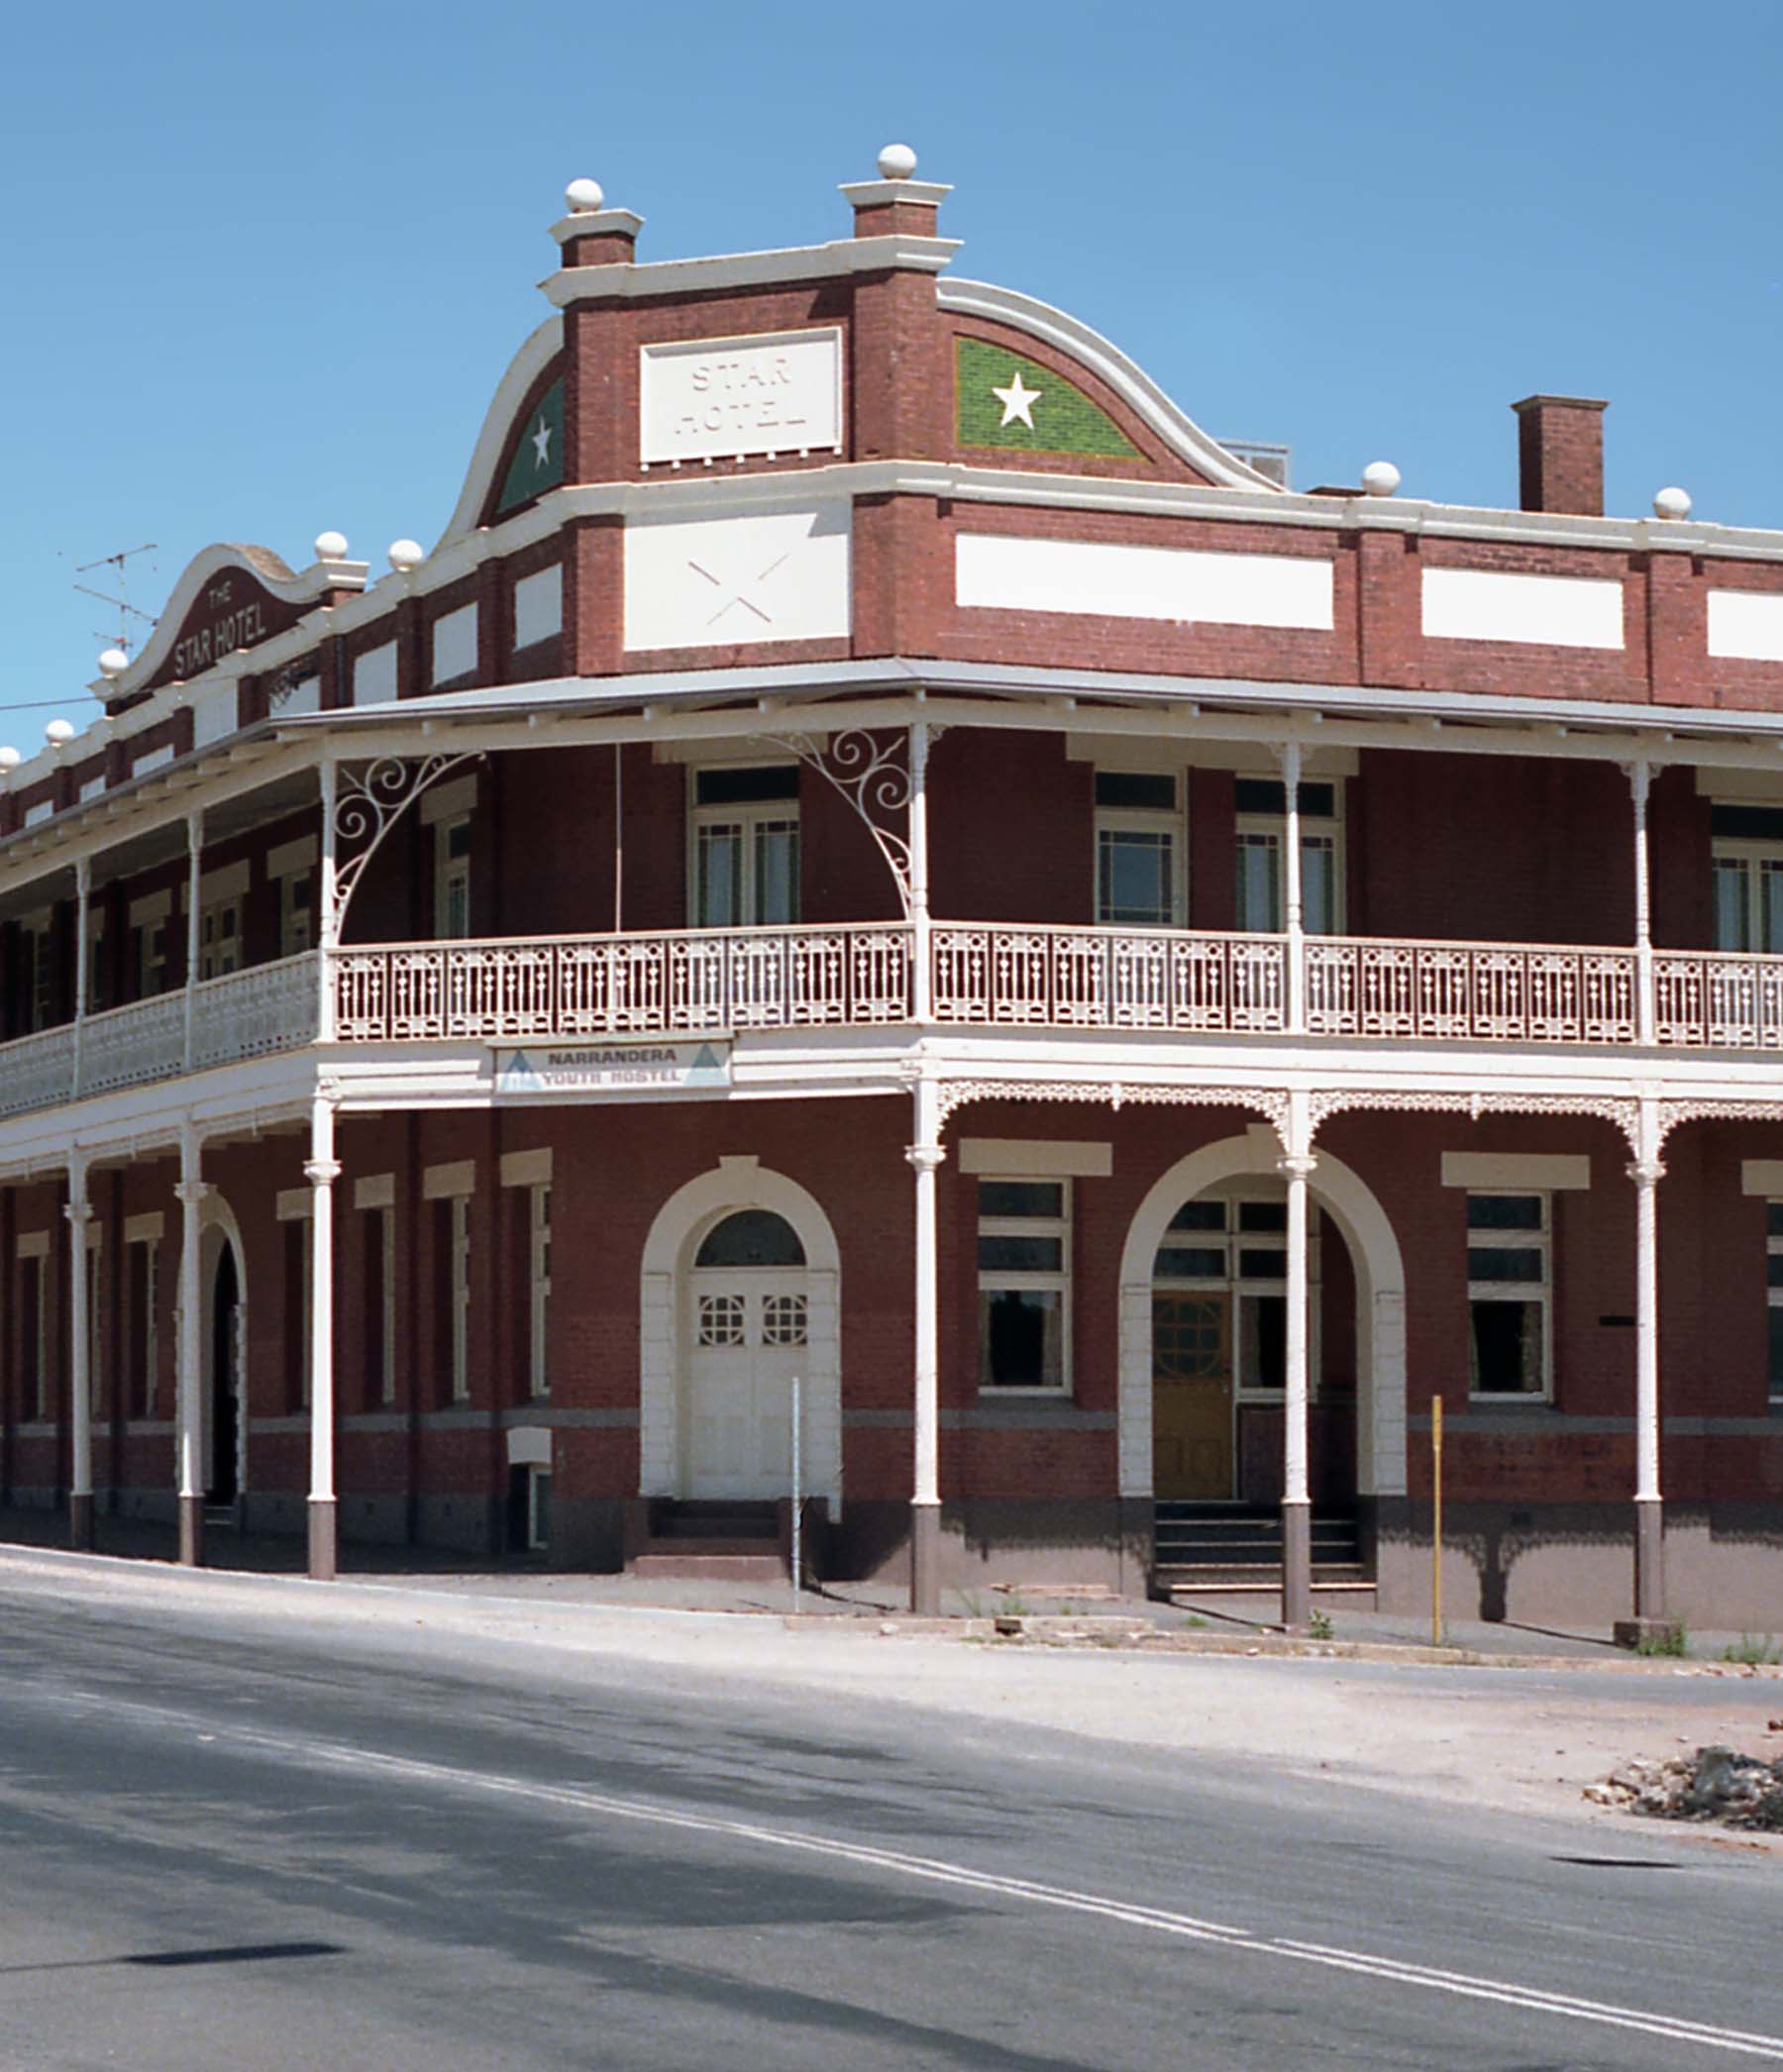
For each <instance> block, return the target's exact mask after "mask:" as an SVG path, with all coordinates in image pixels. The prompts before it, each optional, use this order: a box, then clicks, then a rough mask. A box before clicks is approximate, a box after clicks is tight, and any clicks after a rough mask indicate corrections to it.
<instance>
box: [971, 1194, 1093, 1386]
mask: <svg viewBox="0 0 1783 2072" xmlns="http://www.w3.org/2000/svg"><path fill="white" fill-rule="evenodd" d="M975 1179H976V1183H977V1189H978V1192H977V1195H976V1200H975V1205H976V1207H977V1210H978V1213H977V1215H976V1217H975V1218H974V1222H973V1245H974V1263H975V1292H976V1294H977V1295H978V1296H979V1302H978V1394H979V1398H980V1399H981V1400H983V1401H992V1402H1005V1401H1011V1400H1022V1399H1028V1400H1032V1399H1040V1400H1043V1401H1047V1402H1061V1401H1069V1400H1070V1399H1072V1398H1073V1396H1074V1395H1075V1393H1076V1375H1075V1372H1074V1362H1073V1359H1072V1339H1073V1336H1074V1329H1073V1325H1074V1305H1073V1302H1072V1286H1071V1284H1072V1278H1073V1277H1072V1239H1073V1231H1074V1226H1075V1221H1076V1217H1075V1214H1074V1203H1073V1195H1074V1192H1075V1190H1074V1189H1073V1186H1072V1176H1071V1175H1070V1174H1068V1173H980V1174H978V1175H976V1176H975ZM998 1186H1004V1187H1008V1186H1013V1187H1056V1188H1057V1189H1058V1190H1059V1208H1060V1212H1059V1214H1058V1215H1057V1216H996V1215H987V1214H986V1213H985V1210H984V1205H983V1204H984V1191H985V1189H986V1188H987V1187H998ZM1055 1236H1056V1237H1057V1238H1058V1239H1059V1265H1058V1266H1057V1268H1046V1269H1031V1270H1023V1269H1019V1268H1009V1267H993V1268H987V1267H985V1266H984V1265H983V1264H981V1263H979V1261H978V1258H977V1246H978V1244H979V1242H980V1240H981V1239H984V1238H987V1237H1055ZM1030 1291H1032V1292H1037V1293H1041V1294H1047V1293H1056V1294H1057V1295H1058V1297H1059V1379H1058V1381H1057V1382H1056V1383H1053V1382H994V1381H991V1380H989V1379H988V1378H987V1376H988V1346H987V1343H986V1333H985V1305H984V1297H985V1296H986V1295H998V1294H1004V1293H1010V1294H1020V1293H1025V1292H1030Z"/></svg>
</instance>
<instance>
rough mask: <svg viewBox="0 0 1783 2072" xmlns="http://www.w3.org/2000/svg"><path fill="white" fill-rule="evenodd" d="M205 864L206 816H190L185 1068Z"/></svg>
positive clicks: (188, 1059) (194, 1002)
mask: <svg viewBox="0 0 1783 2072" xmlns="http://www.w3.org/2000/svg"><path fill="white" fill-rule="evenodd" d="M203 864H204V815H203V814H202V813H188V814H187V815H186V974H185V978H186V983H185V1069H186V1070H187V1072H190V1071H191V1069H192V1036H193V1026H194V1025H193V1019H192V1017H193V1015H194V1013H195V1012H196V1010H197V1005H198V995H197V993H196V991H195V990H194V987H195V986H196V985H197V984H198V881H199V875H200V873H201V871H202V869H203Z"/></svg>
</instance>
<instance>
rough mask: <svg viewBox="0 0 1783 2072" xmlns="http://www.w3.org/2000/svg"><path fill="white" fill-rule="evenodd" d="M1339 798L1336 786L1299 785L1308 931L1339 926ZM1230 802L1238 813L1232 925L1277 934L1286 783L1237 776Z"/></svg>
mask: <svg viewBox="0 0 1783 2072" xmlns="http://www.w3.org/2000/svg"><path fill="white" fill-rule="evenodd" d="M1338 797H1339V793H1338V787H1337V786H1336V785H1335V784H1326V783H1311V784H1302V785H1301V787H1300V814H1301V924H1302V926H1303V927H1304V928H1305V930H1306V932H1307V933H1308V934H1309V935H1335V934H1336V932H1337V930H1338V928H1339V926H1340V925H1341V924H1340V921H1339V912H1338V909H1339V899H1338V886H1339V885H1340V883H1341V881H1342V874H1341V871H1340V869H1339V864H1340V862H1341V856H1342V841H1341V836H1342V829H1341V826H1340V824H1339V818H1338ZM1234 803H1235V805H1236V807H1237V813H1238V825H1237V838H1238V859H1237V863H1238V871H1237V880H1238V901H1237V918H1236V925H1237V926H1238V927H1239V928H1241V929H1243V930H1245V931H1247V932H1249V933H1251V934H1260V935H1276V934H1280V933H1281V931H1282V930H1283V929H1284V928H1286V927H1287V925H1288V885H1287V873H1286V870H1285V867H1284V860H1283V859H1284V851H1283V842H1284V840H1285V837H1286V832H1287V825H1288V787H1287V785H1286V784H1283V783H1279V782H1274V781H1271V780H1269V779H1267V778H1262V777H1240V778H1239V779H1238V783H1237V792H1236V798H1235V800H1234Z"/></svg>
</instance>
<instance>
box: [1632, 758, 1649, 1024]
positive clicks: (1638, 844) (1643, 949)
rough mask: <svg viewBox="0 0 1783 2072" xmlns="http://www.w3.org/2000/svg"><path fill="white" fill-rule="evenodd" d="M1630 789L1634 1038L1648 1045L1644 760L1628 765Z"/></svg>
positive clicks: (1646, 775) (1646, 774)
mask: <svg viewBox="0 0 1783 2072" xmlns="http://www.w3.org/2000/svg"><path fill="white" fill-rule="evenodd" d="M1627 772H1628V788H1629V789H1630V791H1631V792H1632V793H1633V797H1634V1040H1635V1041H1636V1042H1637V1043H1639V1044H1641V1045H1643V1046H1645V1045H1650V1044H1651V1043H1652V1041H1653V1029H1654V1022H1655V1015H1654V1002H1653V881H1652V871H1651V867H1650V865H1649V862H1648V858H1647V797H1648V794H1649V793H1650V791H1651V790H1652V782H1653V772H1652V766H1651V765H1650V764H1648V763H1645V762H1640V763H1630V764H1629V765H1628V766H1627Z"/></svg>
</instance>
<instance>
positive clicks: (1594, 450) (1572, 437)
mask: <svg viewBox="0 0 1783 2072" xmlns="http://www.w3.org/2000/svg"><path fill="white" fill-rule="evenodd" d="M1511 407H1512V409H1513V410H1515V411H1516V412H1517V459H1518V475H1519V489H1520V497H1521V504H1522V508H1523V509H1524V510H1525V511H1573V512H1576V513H1577V514H1578V515H1579V516H1580V517H1584V518H1601V517H1602V516H1603V515H1604V412H1605V411H1606V410H1607V409H1608V408H1609V405H1608V404H1607V403H1599V402H1594V401H1593V400H1592V399H1591V398H1590V397H1589V396H1524V397H1523V399H1522V401H1521V403H1513V404H1512V405H1511Z"/></svg>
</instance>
